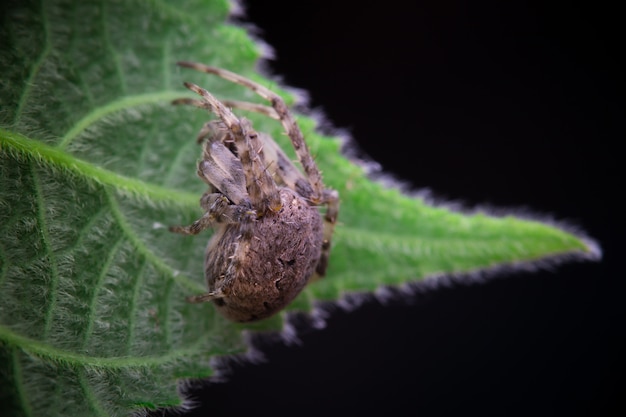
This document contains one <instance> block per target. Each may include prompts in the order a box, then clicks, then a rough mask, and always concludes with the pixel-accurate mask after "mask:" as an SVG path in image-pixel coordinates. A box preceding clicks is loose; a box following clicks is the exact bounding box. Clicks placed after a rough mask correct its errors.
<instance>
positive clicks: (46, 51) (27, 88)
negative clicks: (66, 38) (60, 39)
mask: <svg viewBox="0 0 626 417" xmlns="http://www.w3.org/2000/svg"><path fill="white" fill-rule="evenodd" d="M45 3H46V1H45V0H42V1H41V22H42V25H43V31H44V34H45V43H44V47H43V49H42V51H41V55H39V58H37V61H35V64H34V65H33V67H32V68H31V70H30V73H29V74H28V78H27V79H26V82H25V83H24V91H23V92H22V95H21V96H20V100H19V102H18V103H17V108H16V110H15V117H14V118H13V125H14V126H17V125H18V124H19V122H20V118H21V117H22V113H23V111H24V106H25V105H26V102H27V101H28V97H29V96H30V92H31V90H32V88H33V87H34V86H35V82H34V80H35V77H37V74H39V70H40V69H41V67H42V66H43V63H44V61H45V60H46V58H47V57H48V55H50V51H51V49H52V44H51V42H50V28H49V24H48V19H47V16H46V12H45Z"/></svg>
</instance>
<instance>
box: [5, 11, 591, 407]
mask: <svg viewBox="0 0 626 417" xmlns="http://www.w3.org/2000/svg"><path fill="white" fill-rule="evenodd" d="M2 7H3V13H2V19H3V20H2V25H1V27H0V39H1V42H0V73H1V74H2V79H1V81H0V236H2V238H1V240H0V387H2V388H1V389H2V391H1V392H0V400H1V402H2V407H3V409H5V410H8V411H7V412H8V414H7V415H14V416H37V415H48V416H53V415H81V416H92V415H93V416H108V415H116V416H117V415H119V416H121V415H128V414H129V413H130V412H131V411H136V410H141V409H142V408H144V407H148V408H154V407H157V406H168V405H176V404H180V403H181V401H182V400H181V399H180V398H179V395H178V392H177V383H178V381H179V380H180V379H181V378H194V377H207V376H210V375H211V373H212V370H211V367H210V364H209V359H210V358H212V357H215V356H218V355H228V354H233V353H239V352H242V351H244V350H245V348H246V345H245V343H244V342H243V340H242V338H241V330H242V328H245V326H241V325H235V324H232V323H230V322H228V321H226V320H225V319H223V318H222V317H221V316H219V315H218V314H216V313H215V311H214V310H213V308H212V306H211V305H209V304H204V305H190V304H187V303H186V302H185V301H184V300H185V297H186V296H188V295H190V294H195V293H202V292H204V290H205V286H204V278H203V276H202V271H203V266H202V264H203V257H204V247H205V245H206V241H207V238H208V236H209V233H205V234H203V235H200V236H196V237H186V236H179V235H174V234H171V233H169V232H168V231H167V226H168V225H173V224H189V223H191V222H192V221H193V220H195V219H196V218H198V217H199V215H200V214H201V211H200V208H199V204H198V200H199V197H200V195H201V194H202V192H203V191H204V189H205V186H204V184H203V183H202V182H201V181H200V180H199V179H197V177H196V175H195V170H196V168H195V166H196V162H197V160H198V158H199V155H200V150H199V148H198V146H197V145H196V144H195V140H194V138H195V137H196V134H197V132H198V130H199V129H200V127H201V126H202V124H203V123H204V122H206V121H207V120H208V119H209V116H207V115H206V113H204V112H202V111H200V110H198V109H192V108H185V107H179V106H171V105H170V104H169V103H170V101H171V100H172V99H175V98H179V97H182V96H189V93H188V92H187V91H186V90H185V89H184V88H183V87H182V81H191V82H195V83H197V84H199V85H201V86H203V87H205V88H207V89H208V90H209V91H211V92H212V93H213V94H215V95H216V96H217V97H219V98H229V99H240V100H246V101H254V102H259V103H260V102H261V101H260V99H259V98H258V97H256V96H255V95H254V94H253V93H251V92H249V91H246V90H244V89H243V88H241V87H239V86H236V85H233V84H230V83H227V82H224V81H223V80H220V79H217V78H215V77H211V76H208V75H205V74H199V73H194V72H193V71H189V70H181V69H179V68H177V67H176V66H175V62H176V61H179V60H194V61H199V62H203V63H206V64H210V65H214V66H219V67H223V68H228V69H230V70H232V71H234V72H237V73H240V74H242V75H244V76H247V77H250V78H252V79H254V80H256V81H258V82H261V83H262V84H264V85H267V86H268V87H270V88H272V89H273V90H275V91H277V92H279V93H281V94H283V95H284V96H285V98H286V99H287V100H288V102H293V98H292V97H291V96H289V95H288V94H286V93H285V92H284V91H282V90H281V89H280V88H279V87H278V86H276V85H275V84H274V83H272V82H271V81H268V80H266V79H263V78H262V77H261V76H259V75H258V74H256V73H255V72H254V67H255V64H256V61H257V60H258V59H259V57H260V55H261V49H260V47H259V46H257V45H255V44H254V42H253V41H252V40H251V39H250V38H249V36H248V35H247V34H246V33H245V31H244V30H243V29H241V28H237V27H234V26H231V25H228V24H226V23H225V22H226V19H227V16H228V11H229V10H228V4H227V2H225V1H221V0H210V1H183V2H166V1H160V0H156V1H150V2H140V1H110V2H109V1H72V0H67V1H62V0H50V1H42V2H31V1H24V2H20V3H19V4H12V5H6V6H2ZM245 116H246V117H249V118H250V119H251V120H253V123H254V126H255V128H256V129H257V130H259V131H265V132H268V133H271V134H272V135H273V137H274V138H276V139H277V141H279V142H280V143H281V145H282V146H283V148H284V149H286V150H289V143H288V141H287V140H286V138H285V137H284V135H283V134H282V133H281V127H280V126H279V125H278V124H277V123H276V122H274V121H272V120H269V119H267V118H263V117H260V116H258V115H254V114H246V115H245ZM298 120H299V122H300V125H301V128H302V130H303V131H304V134H305V137H306V138H307V142H308V144H309V146H310V148H311V151H312V153H313V154H314V155H315V157H316V161H317V163H318V164H319V166H320V168H321V169H322V171H323V173H324V179H325V182H326V183H327V185H328V186H330V187H333V188H335V189H337V190H338V191H339V193H340V195H341V204H342V205H341V211H340V219H339V220H340V222H339V225H338V227H337V229H336V233H335V236H334V241H333V249H332V253H331V259H330V267H329V270H328V275H327V277H325V278H324V279H322V280H319V281H316V282H314V283H312V284H311V285H310V286H309V287H307V289H306V290H305V291H304V292H303V293H302V294H301V296H300V297H299V298H298V299H297V300H296V301H295V302H294V303H293V304H292V305H291V306H290V307H289V308H288V309H290V310H296V309H297V310H304V311H308V310H310V308H311V307H312V305H313V303H314V302H315V301H318V300H337V299H339V297H341V296H342V295H343V294H345V293H347V292H353V291H359V292H362V291H373V290H375V289H376V288H378V287H380V286H382V285H393V284H402V283H406V282H414V281H418V280H421V279H424V278H427V277H431V276H436V275H440V274H464V273H473V272H475V271H480V270H484V269H486V268H494V267H498V266H502V265H513V264H520V263H521V264H524V263H528V262H534V261H537V260H541V259H547V258H551V257H563V256H582V257H589V258H593V257H594V256H597V249H596V248H595V246H594V245H593V243H592V242H590V241H588V240H586V239H583V238H581V237H579V236H576V235H574V234H571V233H569V232H567V231H564V230H562V229H560V228H557V227H554V226H551V225H548V224H544V223H540V222H536V221H530V220H524V219H520V218H516V217H510V216H509V217H493V216H489V215H486V214H484V213H475V214H463V213H459V212H454V211H452V210H450V209H447V208H445V207H434V206H432V205H429V204H427V203H425V202H424V201H423V200H421V199H419V198H411V197H407V196H405V195H403V194H402V193H400V192H399V191H397V190H395V189H389V188H385V187H383V186H382V185H381V184H378V183H376V182H372V181H371V180H369V179H368V178H367V176H366V174H365V171H364V169H363V168H362V167H360V166H358V165H355V164H353V163H351V162H349V161H348V160H347V159H346V158H345V157H344V156H342V155H341V152H340V150H341V146H342V144H341V141H340V140H338V139H336V138H327V137H322V136H320V135H319V134H318V133H316V132H315V124H314V122H313V121H312V120H310V119H308V118H305V117H298ZM289 152H291V153H290V154H291V155H293V153H292V151H290V150H289ZM435 157H436V156H435ZM283 319H284V314H283V315H282V316H279V317H277V318H274V319H270V320H267V321H264V322H261V323H260V324H256V325H254V326H249V327H250V328H253V329H280V328H281V326H282V320H283ZM3 415H4V414H3Z"/></svg>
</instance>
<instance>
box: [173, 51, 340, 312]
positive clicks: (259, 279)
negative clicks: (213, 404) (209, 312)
mask: <svg viewBox="0 0 626 417" xmlns="http://www.w3.org/2000/svg"><path fill="white" fill-rule="evenodd" d="M178 65H180V66H182V67H185V68H191V69H194V70H197V71H201V72H205V73H208V74H215V75H217V76H219V77H221V78H223V79H225V80H228V81H231V82H233V83H236V84H240V85H242V86H244V87H247V88H249V89H250V90H252V91H254V92H255V93H257V94H258V95H259V96H261V97H262V98H264V99H266V100H268V101H269V102H270V103H271V105H272V106H271V107H269V106H264V105H259V104H253V103H248V102H239V101H224V102H223V103H222V102H220V101H218V100H217V99H216V98H215V97H213V96H212V95H211V94H210V93H209V92H208V91H206V90H205V89H203V88H201V87H199V86H197V85H195V84H192V83H185V86H186V87H187V88H188V89H190V90H191V91H193V92H195V93H197V94H198V95H199V96H200V97H201V99H199V100H197V99H187V98H184V99H178V100H175V101H174V104H188V105H192V106H195V107H199V108H203V109H206V110H209V111H210V112H212V113H214V114H215V115H216V116H217V117H218V120H215V121H211V122H209V123H207V124H205V125H204V127H203V128H202V129H201V131H200V134H199V135H198V142H199V143H203V152H202V160H201V161H200V162H199V163H198V172H197V173H198V176H199V177H200V178H201V179H202V180H203V181H204V182H206V183H207V184H208V186H209V190H208V191H207V192H205V193H204V195H203V196H202V198H201V199H200V206H201V207H202V209H203V210H204V214H203V215H202V217H200V218H199V219H198V220H196V221H195V222H193V223H192V224H191V225H189V226H174V227H171V228H170V230H171V231H173V232H176V233H182V234H186V235H195V234H198V233H199V232H201V231H202V230H204V229H207V228H214V229H215V233H214V235H213V236H212V237H211V239H210V241H209V244H208V246H207V249H206V257H205V263H204V270H205V277H206V281H207V285H208V289H209V292H207V293H206V294H202V295H195V296H191V297H188V298H187V300H188V301H190V302H192V303H200V302H206V301H211V302H213V304H214V305H215V306H216V308H217V310H218V311H219V312H220V313H222V314H223V315H224V316H225V317H227V318H228V319H230V320H233V321H238V322H247V321H254V320H260V319H263V318H266V317H269V316H271V315H273V314H275V313H277V312H278V311H280V310H281V309H282V308H284V307H285V306H286V305H287V304H289V303H290V302H291V301H292V300H293V299H294V298H295V297H296V296H297V295H298V294H299V293H300V291H301V290H302V289H303V288H304V287H305V286H306V284H307V283H308V281H309V280H310V278H311V277H312V276H313V275H314V274H316V273H317V274H318V275H320V276H321V275H324V274H325V272H326V266H327V264H328V256H329V252H330V241H331V237H332V234H333V229H334V225H335V221H336V219H337V215H338V211H339V195H338V193H337V191H335V190H331V189H328V188H325V187H324V184H323V183H322V176H321V173H320V171H319V169H318V168H317V165H316V164H315V162H314V161H313V158H312V156H311V154H310V152H309V149H308V148H307V145H306V143H305V141H304V137H303V135H302V132H301V131H300V128H299V127H298V125H297V123H296V121H295V120H294V118H293V116H292V115H291V114H290V112H289V110H288V109H287V106H286V105H285V102H284V101H283V100H282V98H280V97H279V96H278V95H277V94H275V93H273V92H272V91H270V90H268V89H267V88H265V87H263V86H261V85H259V84H257V83H255V82H253V81H251V80H248V79H246V78H244V77H242V76H240V75H237V74H235V73H232V72H230V71H226V70H223V69H219V68H214V67H210V66H207V65H203V64H198V63H193V62H179V63H178ZM228 107H234V108H240V109H244V110H250V111H255V112H260V113H263V114H265V115H267V116H269V117H272V118H274V119H277V120H279V121H280V122H281V123H282V125H283V127H284V129H285V130H286V132H287V134H288V136H289V138H290V139H291V143H292V144H293V147H294V148H295V151H296V155H297V157H298V160H299V161H300V164H301V165H302V168H303V171H304V175H303V174H302V173H301V172H300V171H299V170H298V169H297V168H296V167H295V166H294V164H293V163H292V162H291V161H290V160H289V158H288V157H287V156H286V155H285V153H284V152H283V151H282V150H281V149H280V147H279V146H278V145H277V144H276V142H274V140H273V139H272V138H271V137H270V136H269V135H266V134H264V133H260V132H256V131H255V130H254V129H253V128H252V124H251V122H250V121H249V120H246V119H245V118H241V119H240V118H237V117H236V116H235V115H234V114H233V113H232V112H231V111H230V109H229V108H228ZM320 205H326V206H327V208H326V211H325V213H324V217H323V220H322V216H321V215H320V212H319V211H318V209H317V206H320Z"/></svg>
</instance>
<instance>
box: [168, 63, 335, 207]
mask: <svg viewBox="0 0 626 417" xmlns="http://www.w3.org/2000/svg"><path fill="white" fill-rule="evenodd" d="M178 65H180V66H181V67H185V68H191V69H195V70H197V71H200V72H206V73H208V74H215V75H217V76H218V77H221V78H224V79H225V80H228V81H231V82H234V83H236V84H239V85H242V86H244V87H246V88H248V89H250V90H252V91H254V92H255V93H257V94H258V95H259V96H261V97H263V98H264V99H266V100H268V101H269V102H270V103H271V104H272V107H273V108H274V110H275V111H276V113H277V114H278V118H279V120H280V122H281V123H282V125H283V127H284V128H285V130H286V132H287V134H288V135H289V138H290V139H291V143H292V144H293V147H294V149H295V150H296V154H297V155H298V159H299V160H300V163H301V164H302V167H303V168H304V172H305V173H306V176H307V178H308V180H309V182H310V184H311V187H312V188H313V194H312V195H311V200H312V202H313V203H314V204H316V205H318V204H320V203H321V200H322V194H323V188H324V186H323V183H322V175H321V173H320V171H319V169H318V168H317V165H315V162H314V161H313V157H312V156H311V153H310V152H309V149H308V147H307V145H306V142H305V141H304V136H303V135H302V131H301V130H300V128H299V127H298V124H297V123H296V121H295V119H294V118H293V116H292V115H291V113H290V112H289V109H288V108H287V105H286V104H285V101H284V100H283V99H282V97H280V96H279V95H278V94H276V93H274V92H273V91H271V90H269V89H267V88H265V87H263V86H262V85H260V84H257V83H255V82H254V81H252V80H249V79H247V78H245V77H242V76H240V75H238V74H235V73H233V72H230V71H227V70H223V69H220V68H215V67H211V66H208V65H204V64H199V63H195V62H185V61H182V62H179V63H178Z"/></svg>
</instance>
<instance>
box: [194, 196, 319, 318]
mask: <svg viewBox="0 0 626 417" xmlns="http://www.w3.org/2000/svg"><path fill="white" fill-rule="evenodd" d="M280 197H281V201H282V209H281V210H280V211H279V212H277V213H272V212H268V213H267V214H266V215H265V216H264V217H261V218H259V219H258V220H257V221H256V222H254V223H252V224H248V225H246V226H245V227H247V229H243V226H242V225H240V224H229V225H224V226H222V227H221V228H218V229H217V230H216V234H215V235H214V236H213V238H212V239H211V240H210V242H209V245H208V247H207V253H206V258H205V276H206V280H207V284H208V287H209V291H214V290H216V289H217V288H219V289H220V290H221V291H222V292H223V293H225V294H226V295H225V297H223V298H218V299H215V300H213V304H215V306H216V308H217V309H218V310H219V311H220V312H221V313H222V314H223V315H224V316H225V317H227V318H229V319H231V320H233V321H238V322H246V321H254V320H260V319H263V318H265V317H269V316H271V315H272V314H274V313H276V312H277V311H279V310H281V309H282V308H284V307H285V306H286V305H287V304H289V303H290V302H291V301H292V300H293V299H294V298H295V297H296V296H297V295H298V294H299V293H300V291H301V290H302V289H303V288H304V286H305V285H306V284H307V282H308V280H309V278H310V277H311V276H312V275H313V273H314V271H315V267H316V265H317V262H318V261H319V259H320V254H321V248H322V240H323V226H322V218H321V216H320V214H319V212H318V209H317V208H316V207H315V206H309V204H308V203H307V202H306V201H305V200H304V199H303V198H302V197H300V196H298V195H297V194H296V193H295V192H294V191H292V190H291V189H288V188H282V189H281V190H280ZM244 231H245V232H246V233H244ZM234 274H236V276H235V275H234Z"/></svg>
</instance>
